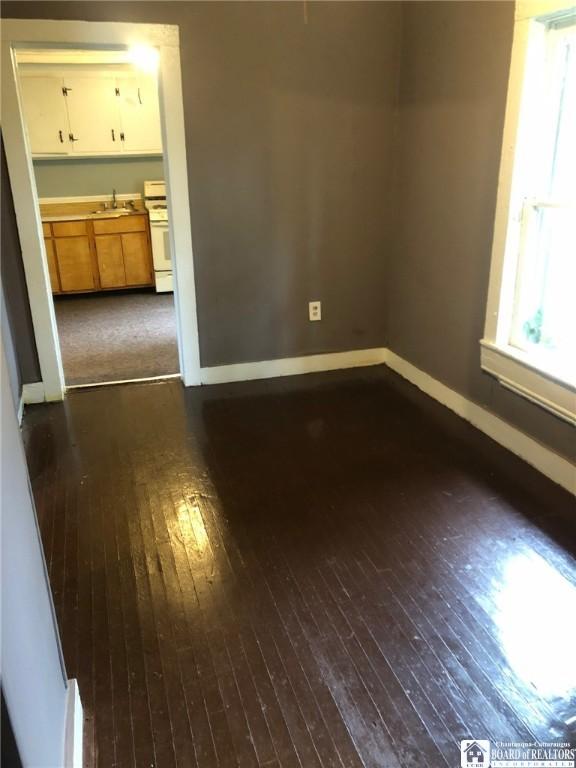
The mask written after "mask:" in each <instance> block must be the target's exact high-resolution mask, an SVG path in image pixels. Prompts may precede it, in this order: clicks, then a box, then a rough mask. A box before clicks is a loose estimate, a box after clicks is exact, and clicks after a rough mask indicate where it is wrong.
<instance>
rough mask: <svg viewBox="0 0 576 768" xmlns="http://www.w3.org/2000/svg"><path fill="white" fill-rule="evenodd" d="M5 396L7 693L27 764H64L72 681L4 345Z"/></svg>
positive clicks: (1, 363)
mask: <svg viewBox="0 0 576 768" xmlns="http://www.w3.org/2000/svg"><path fill="white" fill-rule="evenodd" d="M1 346H2V349H1V360H0V368H1V369H2V370H1V382H0V385H1V386H0V391H1V398H2V512H1V524H2V536H1V539H2V545H1V547H2V579H1V581H2V587H1V590H2V691H3V693H4V696H5V699H6V705H7V708H8V712H9V715H10V721H11V723H12V729H13V731H14V735H15V737H16V743H17V745H18V751H19V753H20V757H21V759H22V764H23V765H24V766H25V767H28V766H30V768H44V767H46V768H48V767H49V766H62V765H64V759H63V758H64V727H65V707H66V684H65V677H64V674H63V667H62V666H61V661H60V658H61V657H60V648H59V640H58V635H57V630H56V626H55V621H54V615H53V610H52V602H51V596H50V591H49V587H48V581H47V579H48V576H47V573H46V569H45V565H44V555H43V553H42V547H41V544H40V536H39V532H38V528H37V524H36V513H35V510H34V502H33V500H32V495H31V492H30V486H29V482H28V474H27V471H26V459H25V457H24V449H23V446H22V440H21V437H20V430H19V429H18V423H17V421H16V411H15V409H14V403H13V400H12V396H11V392H10V384H9V381H8V371H7V366H6V358H5V350H4V343H3V341H2V345H1Z"/></svg>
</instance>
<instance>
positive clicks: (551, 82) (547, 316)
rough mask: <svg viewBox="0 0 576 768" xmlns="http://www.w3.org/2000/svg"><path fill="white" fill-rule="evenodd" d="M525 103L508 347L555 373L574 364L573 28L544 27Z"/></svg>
mask: <svg viewBox="0 0 576 768" xmlns="http://www.w3.org/2000/svg"><path fill="white" fill-rule="evenodd" d="M543 54H544V55H543V57H542V62H543V66H541V67H540V68H539V71H538V73H537V76H536V77H535V78H533V80H532V81H531V82H529V83H528V88H529V89H530V93H529V98H530V101H531V109H530V116H529V118H527V119H528V120H529V124H528V125H527V126H523V128H524V130H525V131H526V132H527V133H529V140H528V142H527V153H526V155H525V162H526V166H527V167H526V171H525V173H524V184H525V195H524V201H523V205H522V211H521V216H522V223H521V231H520V238H519V254H518V257H519V258H518V270H517V276H516V290H515V296H514V307H513V316H512V325H511V329H510V331H511V332H510V338H509V343H510V345H511V346H512V347H516V348H517V349H520V350H522V351H523V352H525V353H528V354H529V355H531V356H533V357H534V358H535V359H540V360H541V361H542V363H543V364H545V360H546V358H548V359H549V360H550V362H551V363H552V366H553V367H554V368H556V369H563V370H567V369H568V368H569V367H570V364H571V362H573V361H574V359H575V357H576V341H575V337H574V332H575V329H576V301H575V300H574V286H575V285H576V26H575V25H574V24H573V23H572V24H571V25H569V26H561V27H557V28H556V27H554V26H552V27H550V28H549V29H548V31H547V32H546V34H545V38H544V40H543Z"/></svg>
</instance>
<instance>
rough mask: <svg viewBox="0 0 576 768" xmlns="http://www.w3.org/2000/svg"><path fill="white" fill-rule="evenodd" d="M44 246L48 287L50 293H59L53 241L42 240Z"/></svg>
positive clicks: (58, 278)
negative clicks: (48, 275) (50, 290)
mask: <svg viewBox="0 0 576 768" xmlns="http://www.w3.org/2000/svg"><path fill="white" fill-rule="evenodd" d="M44 245H45V246H46V261H47V262H48V272H49V273H50V285H51V286H52V293H60V277H59V276H58V267H57V266H56V253H55V251H54V241H53V240H50V239H49V238H44Z"/></svg>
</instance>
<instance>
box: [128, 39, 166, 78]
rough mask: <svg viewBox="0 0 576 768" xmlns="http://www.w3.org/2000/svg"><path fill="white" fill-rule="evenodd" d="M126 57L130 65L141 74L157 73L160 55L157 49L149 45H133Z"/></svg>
mask: <svg viewBox="0 0 576 768" xmlns="http://www.w3.org/2000/svg"><path fill="white" fill-rule="evenodd" d="M128 55H129V58H130V61H131V62H132V64H133V65H134V66H135V67H136V68H137V69H140V70H142V72H146V73H148V74H154V73H155V72H157V71H158V63H159V60H160V54H159V53H158V49H157V48H152V47H151V46H149V45H133V46H132V47H131V48H130V50H129V52H128Z"/></svg>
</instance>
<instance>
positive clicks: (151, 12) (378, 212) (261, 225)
mask: <svg viewBox="0 0 576 768" xmlns="http://www.w3.org/2000/svg"><path fill="white" fill-rule="evenodd" d="M401 12H402V8H401V5H400V4H399V3H357V2H350V3H347V2H343V3H312V4H309V6H308V16H309V23H308V24H307V25H305V24H304V20H303V4H302V3H296V2H262V3H249V2H246V3H236V2H232V3H224V2H223V3H188V2H146V3H134V2H114V3H110V2H98V3H94V2H74V3H67V2H61V3H58V2H24V3H10V2H7V3H3V4H2V14H3V15H4V16H15V17H28V18H54V19H58V18H77V19H88V20H90V19H93V20H95V19H97V20H120V21H132V22H137V21H144V22H162V23H174V24H179V25H180V37H181V58H182V70H183V92H184V111H185V120H186V140H187V152H188V170H189V177H190V189H191V217H192V228H193V239H194V253H195V267H196V280H197V288H198V290H197V293H198V314H199V327H200V344H201V359H202V363H203V365H216V364H223V363H233V362H242V361H249V360H263V359H269V358H279V357H286V356H292V355H304V354H308V353H314V352H329V351H340V350H348V349H354V348H362V347H372V346H380V345H381V344H382V342H383V337H384V322H385V315H384V299H383V295H382V294H383V288H384V284H385V273H384V264H385V260H386V257H387V255H388V253H389V250H390V234H391V232H390V227H391V205H392V201H393V178H392V168H391V158H392V156H393V155H392V152H391V147H392V140H393V129H394V110H395V99H396V88H397V82H398V66H399V44H400V25H401ZM311 299H321V300H322V302H323V320H322V322H321V323H310V322H309V321H308V307H307V303H308V301H309V300H311Z"/></svg>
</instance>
